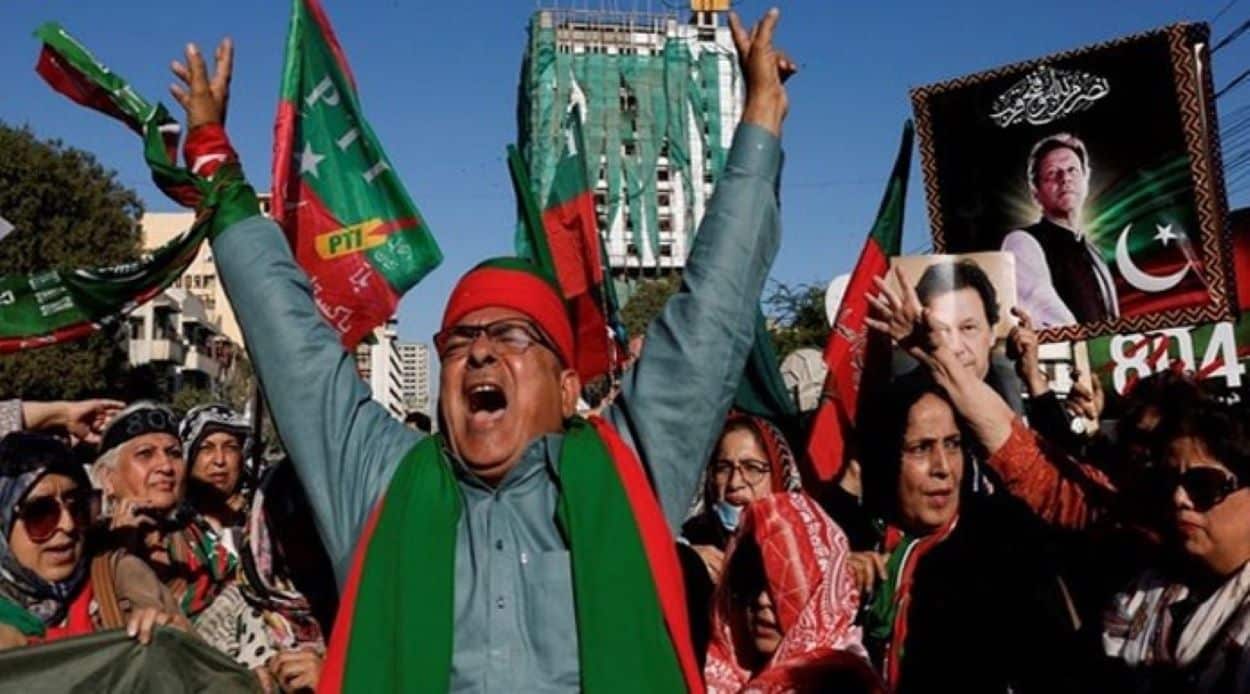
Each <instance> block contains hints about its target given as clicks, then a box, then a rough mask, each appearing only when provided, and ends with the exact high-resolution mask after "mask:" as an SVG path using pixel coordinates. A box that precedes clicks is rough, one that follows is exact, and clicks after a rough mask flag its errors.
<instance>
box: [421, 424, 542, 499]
mask: <svg viewBox="0 0 1250 694" xmlns="http://www.w3.org/2000/svg"><path fill="white" fill-rule="evenodd" d="M563 442H564V434H563V433H559V434H543V435H542V436H539V437H538V438H536V439H534V440H533V441H530V442H529V444H528V445H526V447H525V451H524V452H523V453H522V454H521V459H520V460H518V461H516V464H515V465H513V466H512V467H511V468H510V469H509V470H508V471H507V472H505V473H504V476H503V479H501V480H500V481H499V484H497V485H491V484H488V483H487V482H486V481H485V480H483V479H482V478H481V477H479V476H478V475H477V473H475V472H473V470H472V469H471V468H470V467H469V466H468V465H467V464H465V462H464V461H463V460H461V459H460V458H459V457H458V456H457V455H456V454H455V453H453V452H452V450H451V447H450V446H447V445H446V444H444V448H443V450H444V451H445V452H446V454H447V457H448V459H449V460H451V461H452V465H451V467H452V470H453V471H454V472H455V474H456V477H457V479H459V480H460V481H461V482H464V483H466V484H469V485H472V486H474V487H478V488H480V489H484V490H487V491H491V492H494V491H497V490H500V489H505V488H508V487H512V486H515V485H517V484H520V483H521V482H523V481H525V480H527V479H529V478H530V477H533V476H534V475H535V474H537V473H538V471H540V470H542V469H543V468H548V469H549V470H550V474H551V475H552V476H553V477H554V476H555V474H556V465H555V463H556V461H557V460H558V459H559V458H560V450H561V445H562V444H563Z"/></svg>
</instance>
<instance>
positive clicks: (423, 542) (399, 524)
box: [321, 419, 703, 694]
mask: <svg viewBox="0 0 1250 694" xmlns="http://www.w3.org/2000/svg"><path fill="white" fill-rule="evenodd" d="M445 450H446V449H445V444H444V442H443V439H442V437H441V436H431V437H428V438H426V439H424V440H423V441H421V443H419V444H417V446H416V447H415V448H414V449H413V450H412V451H411V452H409V453H408V455H407V456H406V457H405V459H404V461H403V462H402V463H401V464H400V466H399V468H398V469H397V470H396V472H395V476H394V477H393V478H392V480H391V483H390V485H389V486H388V488H387V491H386V495H385V497H384V498H383V499H381V500H380V501H379V502H378V503H377V506H376V507H375V508H374V511H373V513H372V515H371V517H370V519H369V521H368V523H367V525H366V528H365V530H364V532H363V534H362V536H361V540H360V542H359V543H358V549H357V552H356V557H355V559H354V561H353V566H352V571H351V574H350V576H349V577H348V581H347V584H346V586H345V588H344V591H343V601H342V606H341V607H340V609H339V615H338V618H337V622H336V624H335V628H334V635H333V637H332V639H331V642H330V651H329V654H328V655H327V657H326V665H325V669H324V671H323V672H322V680H321V681H322V688H321V691H322V692H339V691H349V692H389V691H413V692H439V691H447V689H448V687H449V685H450V682H451V679H450V678H451V661H452V650H453V647H454V644H453V643H452V634H453V615H452V604H453V599H452V598H453V595H454V593H453V591H454V586H453V579H454V570H455V563H456V562H455V555H456V528H457V525H458V523H459V522H460V513H461V507H460V496H459V492H458V490H457V488H456V480H455V476H454V474H453V472H452V469H451V464H450V462H449V461H448V460H447V458H446V453H445ZM558 474H559V478H560V497H559V500H558V502H557V513H556V522H557V523H558V524H559V526H560V528H561V530H562V531H563V533H564V536H565V537H567V538H568V542H569V554H570V556H571V563H572V574H573V593H574V611H575V614H576V618H577V636H578V660H579V664H580V670H581V678H582V681H581V688H582V690H584V691H587V692H593V693H595V694H599V693H602V692H637V691H645V692H678V691H692V692H702V691H703V684H702V678H701V675H700V672H699V670H698V666H697V664H696V661H695V659H694V652H693V648H692V646H691V642H690V631H689V624H688V623H687V621H686V606H685V595H684V593H683V592H682V591H683V588H682V586H683V583H682V578H681V568H680V565H679V564H678V562H677V555H676V549H675V546H674V543H673V538H672V534H671V532H670V531H669V528H668V525H667V523H666V521H665V519H664V515H663V513H662V512H661V510H660V506H659V503H658V502H657V501H656V498H655V495H654V493H653V492H652V490H651V487H650V485H649V482H648V481H647V477H646V474H645V473H644V471H643V469H642V466H641V464H640V463H639V462H638V459H637V457H636V456H635V455H634V453H633V451H632V450H631V449H630V448H629V447H628V446H626V444H625V443H624V442H623V441H621V439H620V437H619V436H618V435H617V434H616V432H614V431H613V430H612V429H611V427H610V426H608V425H607V424H606V423H605V422H603V421H602V420H599V419H595V420H591V421H589V422H587V421H585V420H580V419H578V420H574V421H573V422H572V423H571V425H570V427H569V428H568V430H567V431H566V434H565V438H564V443H563V446H562V450H561V454H560V460H559V464H558ZM519 688H523V683H519Z"/></svg>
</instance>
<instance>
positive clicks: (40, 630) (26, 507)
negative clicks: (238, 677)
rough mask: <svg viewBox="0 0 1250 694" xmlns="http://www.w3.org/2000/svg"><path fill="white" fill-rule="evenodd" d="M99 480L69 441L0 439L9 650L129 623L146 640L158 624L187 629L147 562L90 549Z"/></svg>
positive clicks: (0, 616) (0, 545)
mask: <svg viewBox="0 0 1250 694" xmlns="http://www.w3.org/2000/svg"><path fill="white" fill-rule="evenodd" d="M91 495H92V489H91V484H90V483H89V482H88V480H87V476H86V473H85V472H84V470H83V468H82V466H81V465H79V464H78V463H77V462H75V461H74V459H73V455H72V454H71V453H70V450H69V448H68V447H67V446H66V445H65V444H64V443H62V442H61V441H60V440H58V439H55V438H52V437H48V436H43V435H39V434H27V433H14V434H10V435H8V436H6V437H5V438H4V439H3V440H0V531H2V532H0V648H11V647H14V646H22V645H27V644H34V643H43V642H47V641H55V640H58V639H62V638H67V637H71V636H81V635H83V634H89V633H91V632H94V631H99V630H104V629H116V628H121V627H126V628H127V630H128V632H129V633H130V634H131V635H132V636H135V637H136V638H138V639H139V641H140V642H142V643H145V644H146V643H148V642H149V641H150V640H151V636H152V630H153V629H154V628H155V627H156V626H158V625H168V626H172V627H176V628H180V629H188V628H189V627H190V624H189V623H188V622H187V619H186V618H185V617H183V616H182V614H181V613H180V612H179V611H178V604H177V602H175V601H174V599H173V597H172V596H171V595H170V594H169V591H168V590H166V588H165V586H163V585H162V584H161V582H160V581H159V580H158V579H157V578H156V575H155V574H153V572H152V570H151V569H150V568H148V566H147V565H146V564H144V563H143V561H141V560H140V559H138V558H136V557H133V556H130V555H128V554H126V553H125V552H122V551H112V552H106V553H102V554H98V555H97V556H96V557H95V558H94V559H93V558H92V556H91V549H90V548H89V547H88V542H87V535H88V526H89V525H90V522H91Z"/></svg>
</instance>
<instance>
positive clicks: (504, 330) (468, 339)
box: [434, 318, 556, 361]
mask: <svg viewBox="0 0 1250 694" xmlns="http://www.w3.org/2000/svg"><path fill="white" fill-rule="evenodd" d="M479 335H485V336H486V339H487V340H489V341H490V346H491V349H493V350H494V351H495V352H496V353H501V354H521V353H522V352H524V351H525V350H527V349H529V348H530V346H531V345H534V344H538V345H542V346H543V347H546V348H547V349H549V350H551V351H552V352H555V351H556V350H555V348H554V347H552V346H551V342H550V341H548V340H547V338H546V337H544V336H543V334H542V331H540V330H539V329H538V327H537V326H535V325H534V324H533V323H531V322H529V321H526V320H519V319H516V318H509V319H506V320H498V321H494V322H493V323H486V324H484V325H453V326H451V327H450V328H447V329H446V330H442V331H439V332H438V333H436V334H435V335H434V349H435V350H437V351H438V357H439V359H441V360H443V361H447V360H448V359H458V358H460V357H462V356H464V355H466V354H468V352H469V348H470V347H472V346H473V343H474V342H477V338H478V336H479Z"/></svg>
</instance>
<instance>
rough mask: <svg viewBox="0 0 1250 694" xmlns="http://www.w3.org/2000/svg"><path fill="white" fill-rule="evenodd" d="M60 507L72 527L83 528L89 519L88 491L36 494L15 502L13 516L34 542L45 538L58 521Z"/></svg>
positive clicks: (54, 531)
mask: <svg viewBox="0 0 1250 694" xmlns="http://www.w3.org/2000/svg"><path fill="white" fill-rule="evenodd" d="M61 509H65V510H66V511H68V512H69V517H70V519H71V520H73V521H74V527H75V528H85V527H87V525H89V524H90V523H91V492H90V491H85V490H80V491H73V492H70V493H69V494H66V495H65V496H64V497H57V496H37V497H35V498H33V499H27V500H25V501H23V502H22V503H20V504H18V505H17V507H16V508H15V509H14V512H15V514H16V517H17V518H18V519H19V520H21V521H22V525H24V526H25V527H26V534H27V535H28V536H29V537H30V541H31V542H34V543H40V542H47V541H48V540H49V539H51V538H52V536H53V535H55V534H56V529H57V528H58V527H60V525H61Z"/></svg>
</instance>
